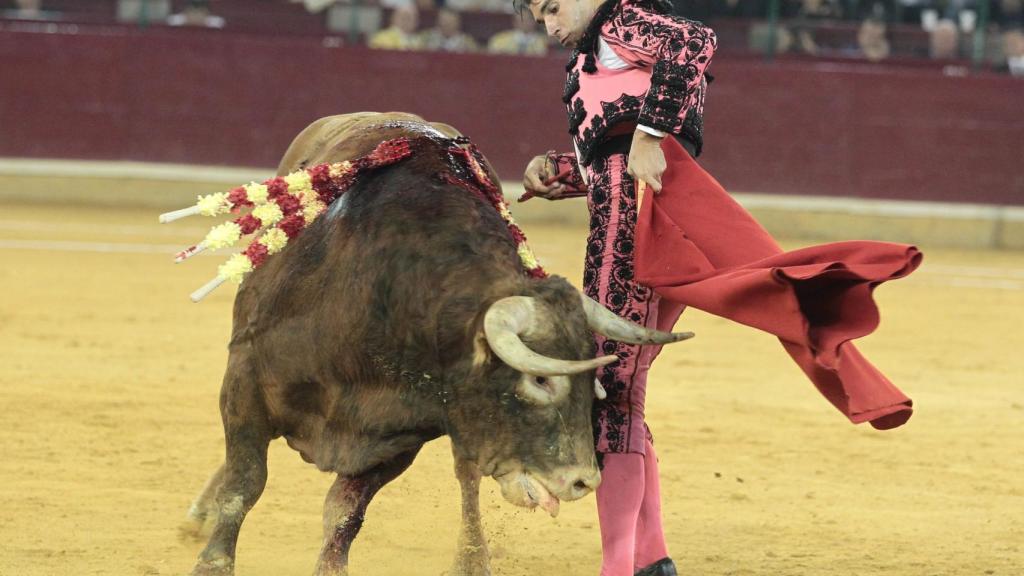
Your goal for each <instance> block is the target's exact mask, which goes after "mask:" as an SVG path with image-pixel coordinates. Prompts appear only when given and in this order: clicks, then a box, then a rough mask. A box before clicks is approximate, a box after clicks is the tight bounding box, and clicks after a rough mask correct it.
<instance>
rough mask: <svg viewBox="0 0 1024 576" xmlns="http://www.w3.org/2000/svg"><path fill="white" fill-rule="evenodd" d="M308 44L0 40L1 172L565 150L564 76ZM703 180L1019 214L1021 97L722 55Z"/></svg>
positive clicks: (81, 35) (4, 27)
mask: <svg viewBox="0 0 1024 576" xmlns="http://www.w3.org/2000/svg"><path fill="white" fill-rule="evenodd" d="M332 42H333V40H331V39H323V38H320V37H315V36H310V37H306V36H291V37H269V38H264V37H258V36H252V35H245V34H235V33H230V32H226V31H208V30H169V29H157V28H153V29H148V30H140V29H137V28H132V27H119V26H85V25H67V24H65V25H36V24H21V23H17V24H15V23H0V62H2V63H3V67H2V69H0V156H16V157H45V158H51V157H52V158H83V159H128V160H140V161H156V162H183V163H200V164H224V165H250V166H274V165H276V163H277V160H278V158H279V157H280V155H281V154H282V153H283V151H284V149H285V148H286V147H287V145H288V143H289V142H290V141H291V138H292V137H294V135H295V134H296V133H298V131H299V130H300V129H302V128H303V127H304V126H305V125H306V124H307V123H308V122H310V121H311V120H313V119H315V118H317V117H320V116H324V115H328V114H336V113H342V112H348V111H357V110H406V111H410V112H415V113H417V114H420V115H423V116H424V117H426V118H428V119H435V120H441V121H445V122H448V123H451V124H453V125H455V126H456V127H458V128H459V129H460V130H462V131H463V132H464V133H466V134H467V135H468V136H470V137H471V138H473V139H474V140H475V141H476V142H477V143H478V144H479V145H480V147H481V148H482V149H483V150H484V152H485V153H486V154H487V155H488V157H489V158H490V159H491V160H492V162H493V163H494V164H495V166H496V167H497V169H498V171H499V172H500V173H501V175H502V177H504V178H508V179H518V177H519V175H520V174H521V170H522V166H523V165H524V164H525V162H526V160H527V159H528V158H529V157H530V156H531V155H533V154H536V153H541V152H544V151H545V150H547V149H549V148H559V149H568V148H569V146H570V145H569V141H568V135H567V134H566V129H565V126H566V120H565V113H564V110H563V108H562V105H561V101H560V95H561V87H562V81H563V74H564V72H563V69H564V68H563V64H564V62H563V61H562V59H561V58H558V57H552V58H542V59H530V58H511V57H496V56H478V55H441V54H433V53H397V52H375V51H369V50H365V49H362V48H341V47H337V46H334V45H332ZM721 56H722V57H720V58H719V59H717V60H716V62H715V63H714V64H713V66H712V69H713V72H714V74H715V76H716V77H717V81H716V82H715V83H714V84H713V86H712V88H711V91H710V96H709V101H708V109H707V116H706V130H707V132H706V148H705V150H706V153H705V155H704V156H702V163H703V164H704V165H705V166H706V167H707V168H708V170H709V171H710V172H712V173H713V174H715V175H716V176H717V177H718V178H719V180H721V181H722V183H723V184H724V185H725V186H726V187H727V188H728V189H731V190H735V191H745V192H766V193H777V194H818V195H838V196H860V197H877V198H905V199H922V200H943V201H965V202H993V203H1003V204H1024V168H1022V164H1024V162H1022V160H1024V81H1021V80H1015V79H1012V78H1009V77H1002V76H996V75H990V74H981V75H974V76H969V77H949V76H944V75H943V74H942V73H941V71H937V70H933V69H928V68H919V67H905V68H897V67H882V66H871V65H859V64H834V63H824V62H815V61H789V62H779V63H775V64H765V63H763V62H760V61H758V60H748V59H738V58H735V57H731V56H729V55H727V54H723V55H721Z"/></svg>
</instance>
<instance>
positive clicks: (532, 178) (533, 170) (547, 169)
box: [523, 154, 565, 200]
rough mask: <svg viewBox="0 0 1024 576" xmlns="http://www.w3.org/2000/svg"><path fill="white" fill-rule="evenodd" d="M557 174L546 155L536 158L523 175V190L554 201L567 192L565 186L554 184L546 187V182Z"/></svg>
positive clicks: (527, 166) (559, 183)
mask: <svg viewBox="0 0 1024 576" xmlns="http://www.w3.org/2000/svg"><path fill="white" fill-rule="evenodd" d="M556 174H557V172H556V167H555V165H554V163H552V162H551V160H549V159H548V156H547V155H546V154H541V155H540V156H535V157H534V158H533V160H530V163H529V164H527V165H526V171H525V172H524V173H523V188H525V189H526V191H527V192H530V193H532V194H533V195H534V196H539V197H541V198H546V199H548V200H554V199H555V198H558V197H559V196H561V195H562V193H563V192H564V191H565V184H563V183H561V182H552V183H551V184H550V185H545V184H544V182H545V181H547V180H549V179H550V178H552V177H553V176H555V175H556Z"/></svg>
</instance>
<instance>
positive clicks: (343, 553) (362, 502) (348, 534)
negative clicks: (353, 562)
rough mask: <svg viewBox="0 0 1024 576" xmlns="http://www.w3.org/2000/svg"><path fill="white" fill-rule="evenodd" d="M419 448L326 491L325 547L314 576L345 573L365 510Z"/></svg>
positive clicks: (344, 479)
mask: <svg viewBox="0 0 1024 576" xmlns="http://www.w3.org/2000/svg"><path fill="white" fill-rule="evenodd" d="M419 451H420V449H419V448H416V449H415V450H410V451H408V452H404V453H402V454H399V455H398V456H397V457H395V459H393V460H392V461H390V462H387V463H385V464H381V465H380V466H377V467H376V468H373V469H372V470H370V471H368V472H366V473H364V474H360V475H359V476H355V477H350V476H341V475H339V476H338V477H337V479H335V480H334V484H333V485H332V486H331V489H330V490H329V491H328V492H327V500H326V501H325V502H324V545H323V548H322V549H321V550H320V559H319V560H318V561H317V563H316V576H342V575H347V574H348V552H349V549H350V548H351V547H352V541H353V540H355V537H356V535H357V534H359V529H360V528H362V526H363V518H364V517H365V515H366V507H367V506H369V504H370V500H372V499H373V496H374V495H375V494H376V493H377V491H378V490H380V489H381V487H383V486H384V485H385V484H387V483H388V482H390V481H392V480H394V479H395V478H397V477H398V476H399V475H400V474H401V473H402V472H405V470H406V469H407V468H408V467H409V466H410V465H412V462H413V460H415V459H416V454H417V453H418V452H419Z"/></svg>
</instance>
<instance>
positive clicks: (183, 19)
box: [167, 0, 225, 28]
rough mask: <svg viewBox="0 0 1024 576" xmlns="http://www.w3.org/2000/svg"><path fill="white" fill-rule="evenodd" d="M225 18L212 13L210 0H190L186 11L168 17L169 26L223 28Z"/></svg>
mask: <svg viewBox="0 0 1024 576" xmlns="http://www.w3.org/2000/svg"><path fill="white" fill-rule="evenodd" d="M224 24H225V21H224V18H222V17H220V16H216V15H214V14H211V13H210V2H209V0H188V3H186V4H185V9H184V10H182V11H181V12H179V13H177V14H171V15H170V16H168V17H167V25H168V26H199V27H203V28H223V27H224Z"/></svg>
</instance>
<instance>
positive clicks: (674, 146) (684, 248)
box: [549, 0, 921, 576]
mask: <svg viewBox="0 0 1024 576" xmlns="http://www.w3.org/2000/svg"><path fill="white" fill-rule="evenodd" d="M656 1H657V0H609V1H608V2H606V3H605V4H603V5H602V6H601V7H600V8H599V9H598V11H597V13H596V15H595V17H594V19H593V20H592V22H591V24H590V27H589V28H588V30H587V32H586V33H585V34H584V36H583V38H582V40H581V42H580V44H579V46H578V47H577V50H576V51H575V52H574V53H573V56H572V58H571V59H570V62H569V65H568V66H567V72H568V77H567V80H566V86H565V92H564V94H563V101H564V103H565V105H566V110H567V112H568V118H569V132H570V134H571V135H572V138H573V144H574V148H575V153H570V154H552V155H549V160H550V161H551V162H553V163H554V164H555V165H556V167H557V171H558V172H562V171H565V170H567V169H572V176H570V178H568V179H566V180H563V182H565V183H566V184H567V192H566V193H564V194H563V197H572V196H583V195H586V196H587V203H588V207H589V210H590V235H589V237H588V242H587V254H586V263H585V269H584V279H583V284H584V290H585V292H586V293H587V294H588V295H589V296H591V297H592V298H595V299H596V300H598V301H599V302H601V303H602V304H604V305H605V306H606V307H608V308H609V309H611V310H612V311H614V312H616V313H617V314H619V315H621V316H623V317H625V318H628V319H629V320H632V321H634V322H636V323H639V324H643V325H645V326H648V327H651V328H657V329H660V330H670V329H671V328H672V326H673V325H674V324H675V322H676V320H677V319H678V317H679V314H680V313H681V312H682V311H683V309H684V308H685V306H688V305H691V306H695V307H698V308H701V309H703V310H706V311H709V312H711V313H714V314H716V315H719V316H722V317H725V318H730V319H732V320H736V321H738V322H742V323H745V324H748V325H751V326H755V327H757V328H760V329H762V330H765V331H767V332H770V333H772V334H775V335H777V336H778V337H779V338H780V340H781V342H782V344H783V346H784V348H785V349H786V351H787V352H788V353H789V354H790V355H791V356H792V357H793V359H794V360H795V361H796V362H797V364H799V365H800V367H801V368H802V369H803V370H804V372H805V373H806V374H807V375H808V377H809V378H810V379H811V381H812V382H813V383H814V384H815V386H816V387H817V388H818V389H819V391H821V392H822V394H823V395H825V396H826V398H827V399H828V400H829V401H831V402H832V403H833V404H834V405H835V406H836V407H837V408H838V409H840V410H841V411H842V412H843V413H844V414H846V415H847V416H848V417H849V418H850V419H851V420H852V421H854V422H863V421H871V422H872V424H873V425H874V426H876V427H878V428H890V427H894V426H898V425H900V424H902V423H903V422H905V421H906V420H907V419H908V418H909V417H910V413H911V402H910V400H909V399H908V398H907V397H906V396H904V395H903V394H902V393H901V392H900V391H899V390H897V389H896V388H895V387H894V386H893V385H892V384H891V383H890V382H889V381H888V380H887V379H886V378H885V376H883V375H882V374H881V373H880V372H879V371H878V370H877V369H875V368H874V367H873V366H872V365H871V364H870V363H869V362H868V361H867V360H866V359H865V358H864V357H863V356H861V355H860V353H859V352H858V351H857V350H856V348H854V346H853V344H851V343H850V342H849V340H850V339H852V338H856V337H859V336H863V335H864V334H867V333H869V332H871V331H872V330H873V329H874V327H875V326H876V325H877V321H878V314H877V309H876V308H875V306H874V302H873V301H872V298H871V290H872V289H873V288H874V287H875V286H876V285H878V284H879V283H881V282H883V281H885V280H889V279H893V278H899V277H901V276H904V275H906V274H909V273H910V272H912V271H913V270H914V269H915V268H916V267H917V265H918V264H919V263H920V259H921V255H920V253H919V252H918V251H917V250H916V249H915V248H914V247H911V246H904V245H898V244H889V243H880V242H848V243H838V244H830V245H824V246H818V247H813V248H808V249H804V250H800V251H795V252H792V253H783V252H782V251H781V249H780V248H779V247H778V245H777V244H776V243H775V241H774V240H773V239H772V238H771V237H770V236H769V235H768V234H767V232H765V231H764V229H763V228H762V227H761V226H760V225H759V224H757V222H756V221H754V220H753V218H752V217H751V216H750V215H749V214H748V213H747V212H746V211H745V210H744V209H743V208H742V207H740V206H739V205H738V204H737V203H736V202H735V201H733V200H732V199H731V197H729V195H728V194H727V193H726V192H725V191H724V190H723V189H722V188H721V186H719V185H718V183H717V182H716V181H715V180H714V179H713V178H712V177H711V176H710V175H708V174H707V173H706V172H704V171H703V170H702V169H701V168H700V166H698V165H697V163H696V162H694V161H693V159H692V157H696V156H697V155H699V154H700V152H701V148H702V146H703V108H704V95H705V93H706V91H707V87H708V81H709V79H710V77H709V76H708V75H707V74H705V70H706V68H707V66H708V64H709V63H710V61H711V57H712V55H713V53H714V51H715V49H716V47H717V39H716V37H715V34H714V32H712V31H711V30H710V29H709V28H708V27H706V26H704V25H703V24H701V23H699V22H695V21H691V20H687V19H684V18H680V17H677V16H670V15H667V14H663V13H660V12H661V11H660V10H659V9H658V6H657V5H656V4H655V2H656ZM638 129H639V130H644V131H646V132H649V133H652V134H655V135H662V134H667V135H669V136H667V137H665V138H664V139H663V144H662V149H663V151H664V152H665V155H666V160H667V162H668V168H667V170H666V172H665V174H664V176H663V190H662V192H661V193H660V194H658V195H652V194H648V197H647V198H648V201H646V202H645V203H644V208H643V214H641V215H640V217H639V219H638V214H637V209H636V206H637V203H636V188H635V185H634V181H633V179H632V178H631V177H630V176H629V174H628V173H627V171H626V162H627V159H628V154H629V146H630V143H631V142H632V136H633V132H634V131H635V130H638ZM638 220H639V223H638ZM598 347H599V352H600V353H601V354H616V355H617V356H619V358H620V360H619V362H617V363H615V364H613V365H610V366H608V367H605V368H603V369H601V370H599V371H598V379H599V380H600V381H601V383H602V384H603V385H604V388H605V389H606V390H607V392H608V397H607V399H606V400H604V401H602V402H597V403H595V415H594V416H595V417H594V425H595V440H596V444H597V450H598V452H599V453H600V455H603V456H604V461H605V473H604V481H603V483H602V485H601V487H600V488H599V489H598V508H599V515H600V518H601V527H602V543H603V547H604V565H603V568H602V575H603V576H618V575H619V574H632V573H633V572H634V570H637V569H639V570H641V571H640V572H638V573H644V574H647V573H650V574H669V573H674V568H673V570H672V571H671V572H669V571H667V568H666V571H662V572H659V571H657V570H656V569H657V568H658V567H657V566H656V565H655V564H657V562H655V561H657V560H658V559H659V558H662V557H664V556H666V555H667V553H666V551H665V547H664V538H663V536H662V534H661V525H660V511H659V509H660V496H659V495H658V488H657V469H656V461H655V458H653V457H652V456H653V454H652V453H651V452H652V450H653V446H652V443H651V438H650V435H649V432H648V430H647V427H646V424H645V423H644V398H645V389H646V381H647V372H648V370H649V369H650V366H651V363H652V362H653V361H654V359H655V357H656V356H657V355H658V353H659V351H660V347H655V346H633V345H627V344H622V343H619V342H614V341H608V340H605V339H603V338H600V337H598ZM611 454H616V455H630V454H635V455H639V456H641V457H643V455H646V456H647V457H646V458H643V460H642V462H640V463H639V464H637V463H636V462H633V461H630V463H628V464H626V463H622V464H616V467H615V468H614V469H609V468H608V464H609V462H610V459H609V458H608V455H611ZM616 462H626V461H625V460H616ZM637 466H639V468H637ZM637 485H640V486H641V488H640V492H639V493H637V491H636V486H637ZM644 487H646V488H644ZM652 563H654V564H652ZM668 564H671V563H670V562H668ZM648 565H652V566H654V568H655V570H652V571H647V570H644V569H643V568H644V567H645V566H648ZM663 567H664V566H663Z"/></svg>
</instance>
